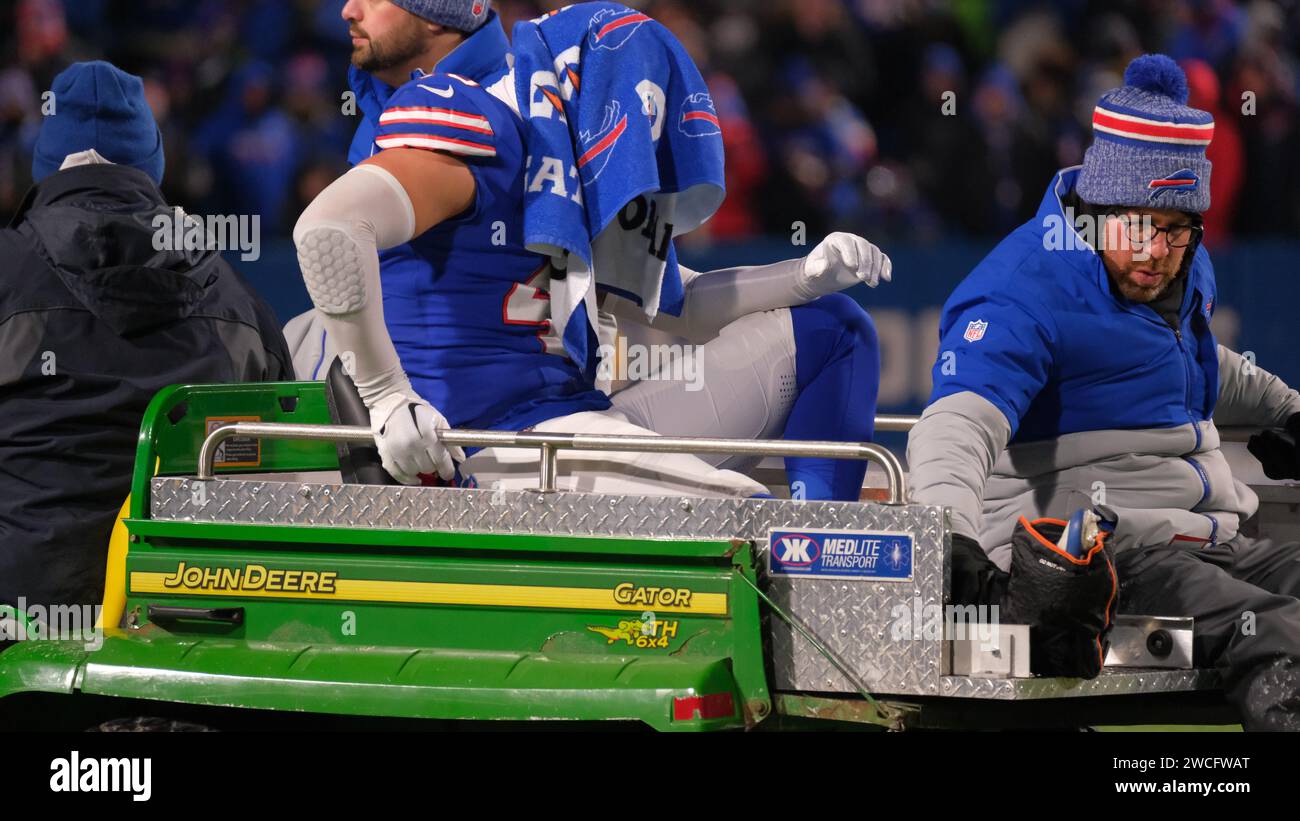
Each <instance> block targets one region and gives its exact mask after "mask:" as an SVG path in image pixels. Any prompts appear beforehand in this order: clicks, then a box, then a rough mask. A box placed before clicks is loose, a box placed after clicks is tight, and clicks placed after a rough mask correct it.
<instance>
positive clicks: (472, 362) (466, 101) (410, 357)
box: [352, 25, 610, 430]
mask: <svg viewBox="0 0 1300 821" xmlns="http://www.w3.org/2000/svg"><path fill="white" fill-rule="evenodd" d="M497 29H498V30H499V25H498V26H497ZM476 38H479V34H478V33H476V34H475V35H474V36H473V37H471V38H470V40H469V41H467V42H466V43H464V44H462V45H461V46H460V47H459V48H458V49H457V50H456V51H455V52H453V53H452V56H460V57H464V54H462V50H463V49H465V48H466V46H473V45H474V41H475V39H476ZM470 51H471V53H472V51H473V50H472V49H471V50H470ZM501 60H502V65H501V67H500V72H499V73H503V72H504V50H502V53H501ZM447 63H448V60H444V61H443V63H442V64H440V65H439V68H440V69H441V68H442V66H443V65H445V64H447ZM490 78H491V75H488V76H481V79H483V80H485V81H487V80H488V79H490ZM376 99H377V100H378V102H379V103H380V105H378V106H368V108H369V109H370V110H369V111H368V112H367V116H366V121H365V122H364V123H363V124H362V126H361V129H360V130H359V131H358V135H357V139H356V141H354V145H353V154H352V159H353V161H354V162H355V161H357V160H358V159H363V158H364V156H367V155H369V154H373V153H374V152H377V151H383V150H387V149H392V148H408V149H409V148H416V149H425V150H429V151H441V152H444V153H446V154H449V155H452V156H455V157H457V158H458V159H460V160H462V161H463V162H465V163H466V165H467V166H468V167H469V169H470V171H471V173H473V175H474V180H475V183H476V192H475V201H474V204H473V205H472V206H471V207H470V208H469V209H468V210H467V211H465V212H464V213H462V214H460V215H459V216H457V217H455V218H453V219H449V220H446V221H444V222H442V223H440V224H439V225H437V226H435V227H434V228H433V229H431V230H429V231H427V232H425V233H424V234H422V235H420V236H419V237H416V238H415V239H413V240H411V241H410V242H409V243H406V244H405V245H400V246H398V247H396V248H391V249H388V250H386V251H383V252H381V253H380V278H381V281H382V285H383V295H384V319H385V322H386V323H387V325H388V332H389V334H390V335H391V336H392V339H393V344H394V346H395V347H396V349H397V353H398V356H399V358H400V359H401V361H402V366H403V367H404V368H405V370H406V373H407V375H408V376H409V377H410V380H411V384H412V386H413V387H414V388H415V390H416V391H417V392H419V394H420V395H421V396H422V397H424V398H425V399H426V400H427V401H428V402H429V403H430V404H432V405H433V406H434V407H436V408H437V409H438V410H439V411H441V412H442V413H443V415H445V416H446V417H447V419H448V421H449V422H450V423H451V424H452V425H453V426H454V427H458V428H488V429H503V430H504V429H517V428H523V427H527V426H529V425H534V424H536V423H538V422H541V421H544V420H546V419H551V418H554V417H557V416H563V415H566V414H570V413H577V412H580V411H588V410H603V409H606V408H608V407H609V406H610V403H609V398H608V397H607V396H606V395H605V394H604V393H602V392H601V391H599V390H596V389H595V387H594V385H593V384H592V383H591V382H590V380H587V379H585V378H584V377H583V376H582V374H581V372H580V370H579V368H578V367H577V366H576V365H575V364H574V363H573V361H572V360H571V359H570V358H569V357H568V355H567V354H566V353H565V351H564V349H563V347H562V345H561V342H560V339H559V338H558V337H557V336H556V335H555V334H554V333H553V332H552V328H551V320H550V303H549V296H548V289H549V276H550V265H549V260H548V259H547V258H545V257H542V256H540V255H538V254H534V253H531V252H529V251H527V250H526V249H525V248H524V247H523V236H524V232H523V208H522V200H523V194H524V170H525V162H524V161H525V147H524V142H523V134H524V132H523V125H522V122H521V120H520V119H519V117H518V116H517V115H516V114H515V113H514V112H513V111H512V110H511V109H510V107H509V106H508V105H506V104H505V103H504V102H502V101H501V100H498V99H497V98H496V97H494V96H493V95H492V94H490V93H489V92H488V91H487V89H486V88H484V86H483V85H482V84H480V82H478V81H477V80H475V79H472V78H471V77H467V76H463V75H461V74H452V73H446V72H442V71H441V70H440V71H439V72H438V73H435V74H428V75H420V76H415V77H413V78H412V79H411V80H410V81H409V82H407V83H406V84H405V85H403V86H401V87H399V88H397V89H396V90H394V91H392V92H391V94H389V95H388V96H387V99H386V100H385V99H383V98H382V95H380V96H378V97H377V98H376ZM365 142H370V143H371V145H370V146H369V151H368V152H367V151H366V148H365Z"/></svg>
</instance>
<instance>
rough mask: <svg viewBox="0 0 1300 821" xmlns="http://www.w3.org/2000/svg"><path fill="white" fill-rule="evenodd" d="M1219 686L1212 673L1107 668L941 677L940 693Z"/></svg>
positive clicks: (1071, 693)
mask: <svg viewBox="0 0 1300 821" xmlns="http://www.w3.org/2000/svg"><path fill="white" fill-rule="evenodd" d="M1218 686H1219V676H1218V674H1217V673H1215V672H1214V671H1213V670H1154V669H1153V670H1134V669H1123V670H1119V669H1108V670H1103V671H1102V673H1101V675H1100V676H1097V677H1096V678H1094V679H1075V678H1022V679H991V678H967V677H965V676H944V677H943V679H942V681H941V687H940V693H941V694H942V695H945V696H956V697H958V698H989V699H1005V700H1015V701H1021V700H1028V699H1043V698H1073V697H1084V696H1120V695H1137V694H1141V693H1173V692H1181V691H1185V690H1207V689H1212V688H1215V687H1218Z"/></svg>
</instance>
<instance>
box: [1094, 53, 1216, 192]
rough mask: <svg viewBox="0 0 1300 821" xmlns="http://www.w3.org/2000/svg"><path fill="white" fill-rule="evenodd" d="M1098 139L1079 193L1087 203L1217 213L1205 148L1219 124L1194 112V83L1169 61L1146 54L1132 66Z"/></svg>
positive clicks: (1104, 112)
mask: <svg viewBox="0 0 1300 821" xmlns="http://www.w3.org/2000/svg"><path fill="white" fill-rule="evenodd" d="M1092 131H1093V138H1094V139H1093V142H1092V145H1090V146H1089V147H1088V150H1087V151H1086V152H1085V153H1084V157H1083V168H1082V169H1081V170H1080V172H1079V180H1078V183H1077V184H1076V186H1075V190H1076V191H1077V192H1078V194H1079V196H1080V197H1082V198H1083V199H1084V200H1085V201H1086V202H1090V203H1092V204H1094V205H1124V206H1131V207H1136V208H1173V209H1177V210H1179V211H1188V212H1192V213H1196V214H1199V213H1202V212H1204V211H1206V210H1207V209H1209V207H1210V161H1209V160H1207V159H1206V158H1205V148H1206V146H1208V145H1209V144H1210V140H1211V139H1213V137H1214V118H1213V117H1212V116H1210V114H1209V113H1208V112H1205V111H1201V110H1199V109H1195V108H1191V107H1189V106H1188V105H1187V77H1186V75H1184V74H1183V70H1182V69H1181V68H1179V67H1178V64H1177V63H1175V62H1174V61H1173V60H1171V59H1170V58H1169V57H1166V56H1165V55H1163V54H1146V55H1143V56H1141V57H1138V58H1137V59H1136V60H1134V61H1133V62H1131V63H1129V65H1128V68H1127V69H1126V70H1125V71H1124V85H1123V86H1122V87H1120V88H1116V89H1112V90H1110V91H1108V92H1106V93H1105V94H1104V95H1102V97H1101V99H1100V100H1099V101H1098V102H1097V107H1096V108H1095V109H1094V110H1093V113H1092Z"/></svg>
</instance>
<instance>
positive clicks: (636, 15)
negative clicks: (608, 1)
mask: <svg viewBox="0 0 1300 821" xmlns="http://www.w3.org/2000/svg"><path fill="white" fill-rule="evenodd" d="M649 21H650V18H649V17H648V16H646V15H644V14H642V13H641V12H639V11H634V10H632V9H601V10H600V11H598V12H596V15H595V16H594V17H592V18H591V46H592V48H605V49H609V50H610V51H617V50H618V49H620V48H622V47H623V46H624V45H625V44H626V43H627V41H628V40H631V39H632V35H633V34H635V33H636V30H637V29H639V28H641V24H642V23H648V22H649Z"/></svg>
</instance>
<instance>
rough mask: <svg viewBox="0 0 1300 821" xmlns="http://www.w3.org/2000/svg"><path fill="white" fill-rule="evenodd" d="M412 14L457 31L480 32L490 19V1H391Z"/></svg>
mask: <svg viewBox="0 0 1300 821" xmlns="http://www.w3.org/2000/svg"><path fill="white" fill-rule="evenodd" d="M391 2H392V3H393V5H395V6H401V7H402V8H404V9H406V10H407V11H409V12H410V13H411V14H414V15H417V16H419V17H423V18H424V19H425V20H428V21H429V22H431V23H441V24H442V25H444V26H450V27H451V28H454V29H456V30H457V31H463V32H466V33H470V32H473V31H476V30H478V27H479V26H481V25H483V21H485V20H487V18H488V5H489V4H488V0H391Z"/></svg>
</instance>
